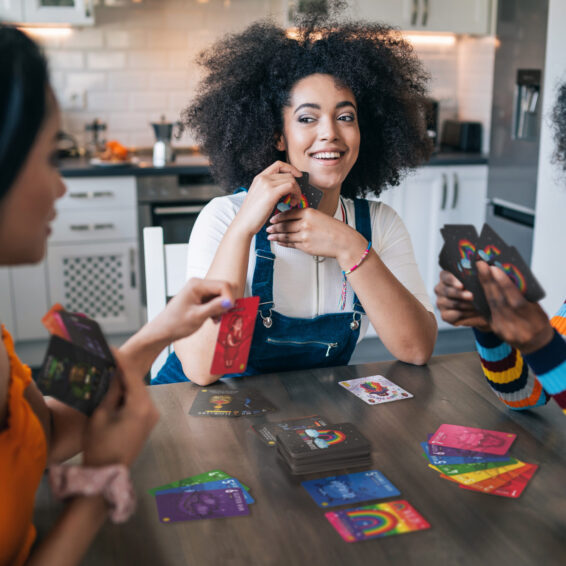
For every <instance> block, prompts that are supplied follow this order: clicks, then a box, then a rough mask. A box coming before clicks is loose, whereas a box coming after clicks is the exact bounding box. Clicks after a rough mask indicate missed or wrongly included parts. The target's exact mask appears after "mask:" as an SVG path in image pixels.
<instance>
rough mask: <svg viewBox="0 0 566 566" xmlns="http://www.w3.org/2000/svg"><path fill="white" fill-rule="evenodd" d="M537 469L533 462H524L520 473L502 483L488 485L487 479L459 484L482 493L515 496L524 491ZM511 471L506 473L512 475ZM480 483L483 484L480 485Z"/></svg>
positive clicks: (463, 487)
mask: <svg viewBox="0 0 566 566" xmlns="http://www.w3.org/2000/svg"><path fill="white" fill-rule="evenodd" d="M537 469H538V466H537V465H535V464H525V466H523V467H522V468H520V472H521V473H520V474H519V475H517V476H516V477H513V478H511V479H510V480H509V481H507V482H506V483H504V484H503V485H497V484H494V485H489V484H488V480H486V481H485V482H478V483H473V484H471V485H460V487H461V488H462V489H469V490H471V491H481V492H483V493H491V494H492V495H500V496H501V497H512V498H517V497H519V496H520V495H521V494H522V493H523V491H525V488H526V487H527V484H528V483H529V481H530V480H531V478H532V477H533V476H534V474H535V472H536V471H537ZM515 471H516V470H513V472H515ZM513 472H508V473H509V474H510V475H513ZM503 475H507V474H503ZM480 484H484V485H483V486H482V485H480Z"/></svg>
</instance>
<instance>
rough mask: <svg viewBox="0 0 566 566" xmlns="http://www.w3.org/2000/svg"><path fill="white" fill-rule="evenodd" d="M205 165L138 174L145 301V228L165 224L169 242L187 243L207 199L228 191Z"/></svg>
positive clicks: (142, 283) (163, 226)
mask: <svg viewBox="0 0 566 566" xmlns="http://www.w3.org/2000/svg"><path fill="white" fill-rule="evenodd" d="M202 169H203V168H202V167H200V168H195V172H194V173H189V174H179V175H143V176H139V177H138V178H137V200H138V230H139V242H140V246H139V249H140V271H141V278H140V279H141V296H142V301H143V303H144V304H145V262H144V251H143V229H144V228H146V227H148V226H161V228H163V241H164V243H165V244H181V243H183V244H186V243H187V242H188V241H189V235H190V233H191V230H192V228H193V226H194V224H195V221H196V219H197V216H198V215H199V212H200V211H201V210H202V209H203V208H204V206H205V205H206V203H208V202H209V201H210V200H211V199H213V198H214V197H217V196H222V195H224V194H225V193H224V192H223V191H222V190H221V189H220V187H219V186H218V185H216V184H215V183H214V181H213V179H212V177H211V176H210V174H209V173H207V172H202Z"/></svg>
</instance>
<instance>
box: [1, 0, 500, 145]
mask: <svg viewBox="0 0 566 566" xmlns="http://www.w3.org/2000/svg"><path fill="white" fill-rule="evenodd" d="M0 1H1V0H0ZM110 1H111V0H106V3H107V6H104V5H99V6H97V8H96V25H95V26H94V27H93V28H84V29H78V28H77V29H74V30H73V32H72V34H71V35H70V36H69V37H68V38H65V39H61V38H57V39H45V40H43V44H44V46H45V48H46V50H47V54H48V58H49V62H50V67H51V73H52V82H53V85H54V88H55V89H56V92H57V94H58V95H59V96H60V98H61V100H62V102H63V107H64V108H68V109H69V110H65V111H64V127H65V129H66V130H67V131H70V132H71V133H74V134H76V135H77V137H78V138H79V140H80V141H81V142H82V141H83V140H84V139H86V134H85V132H84V126H85V123H86V122H90V121H92V120H93V119H94V118H95V117H98V118H99V119H101V120H103V121H107V122H108V135H107V136H106V137H107V138H110V137H112V138H116V139H119V140H120V141H121V142H122V143H125V144H131V145H136V146H151V145H152V144H153V141H154V138H153V132H152V129H151V127H150V126H149V123H150V122H151V121H156V120H159V119H160V116H161V115H162V114H164V115H165V116H166V119H167V120H169V121H174V120H177V119H178V118H179V115H180V112H181V111H182V110H183V109H184V108H185V107H186V106H187V105H188V104H189V103H190V101H191V99H192V98H193V97H194V93H195V89H196V85H197V84H198V82H199V80H200V78H201V76H202V72H203V70H202V68H201V67H200V66H199V65H197V64H196V57H197V55H198V53H199V52H201V51H202V50H203V49H205V48H207V47H209V46H210V45H212V43H213V42H214V41H215V40H216V39H218V38H220V37H223V36H224V35H225V34H226V33H230V32H233V31H238V30H241V29H243V28H244V27H245V26H246V25H248V24H249V23H251V22H252V21H255V20H257V19H260V18H263V17H265V16H268V15H270V14H278V15H279V17H280V15H281V14H282V10H283V4H284V1H283V0H208V1H203V0H144V1H143V2H142V3H140V4H134V3H131V2H130V3H129V4H125V5H122V6H120V7H119V6H118V5H117V4H115V5H114V6H113V7H110ZM122 4H124V3H122ZM494 49H495V48H494V42H493V39H491V38H475V37H459V38H458V39H457V42H456V44H455V45H452V46H438V45H436V46H435V45H426V46H425V45H417V46H416V48H415V50H416V53H417V54H418V55H419V57H420V58H421V60H422V61H423V65H424V67H425V69H426V70H427V71H428V72H429V73H430V75H431V81H430V85H429V86H430V95H431V96H433V97H434V98H437V99H439V100H440V104H441V107H440V118H441V121H442V120H444V119H445V118H461V119H469V120H479V121H481V122H482V123H484V125H485V127H486V129H485V131H486V134H485V136H484V137H485V138H486V139H487V138H488V137H489V135H488V133H487V132H488V131H489V130H488V128H489V120H490V106H491V81H492V77H491V74H492V68H493V55H494ZM84 93H86V96H85V97H84V100H85V104H84V109H82V110H79V109H77V106H76V105H74V104H72V103H71V99H72V97H71V95H72V94H77V95H78V96H79V100H82V98H81V96H82V94H84ZM174 143H175V144H176V145H179V144H180V145H183V144H184V145H187V144H192V143H194V140H193V139H192V137H191V135H190V133H186V134H184V135H183V137H182V138H181V139H180V140H176V141H175V142H174ZM484 145H485V144H484Z"/></svg>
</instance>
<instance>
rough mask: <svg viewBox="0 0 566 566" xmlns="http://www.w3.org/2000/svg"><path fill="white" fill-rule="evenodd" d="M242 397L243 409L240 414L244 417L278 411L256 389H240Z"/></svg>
mask: <svg viewBox="0 0 566 566" xmlns="http://www.w3.org/2000/svg"><path fill="white" fill-rule="evenodd" d="M239 391H240V393H241V395H242V408H241V412H240V414H241V415H242V416H244V417H246V416H255V415H263V414H264V413H269V412H272V411H276V410H277V407H276V406H275V405H274V404H273V403H272V402H271V401H269V399H266V398H265V397H264V396H263V395H262V394H261V393H260V392H259V391H256V390H255V389H250V388H249V389H240V390H239Z"/></svg>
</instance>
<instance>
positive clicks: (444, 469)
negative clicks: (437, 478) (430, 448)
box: [433, 458, 519, 476]
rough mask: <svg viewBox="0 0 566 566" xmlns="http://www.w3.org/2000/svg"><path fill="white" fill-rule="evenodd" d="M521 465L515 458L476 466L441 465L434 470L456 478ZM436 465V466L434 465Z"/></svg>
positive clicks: (476, 464)
mask: <svg viewBox="0 0 566 566" xmlns="http://www.w3.org/2000/svg"><path fill="white" fill-rule="evenodd" d="M517 463H519V460H516V459H515V458H509V459H508V460H507V461H505V462H481V463H475V464H455V465H450V464H448V465H441V466H436V465H435V466H434V468H435V469H436V470H437V471H439V472H440V473H441V474H444V475H446V476H456V475H460V474H469V473H472V472H482V471H485V470H491V469H494V468H503V467H506V466H512V465H513V464H517ZM433 465H434V464H433Z"/></svg>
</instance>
